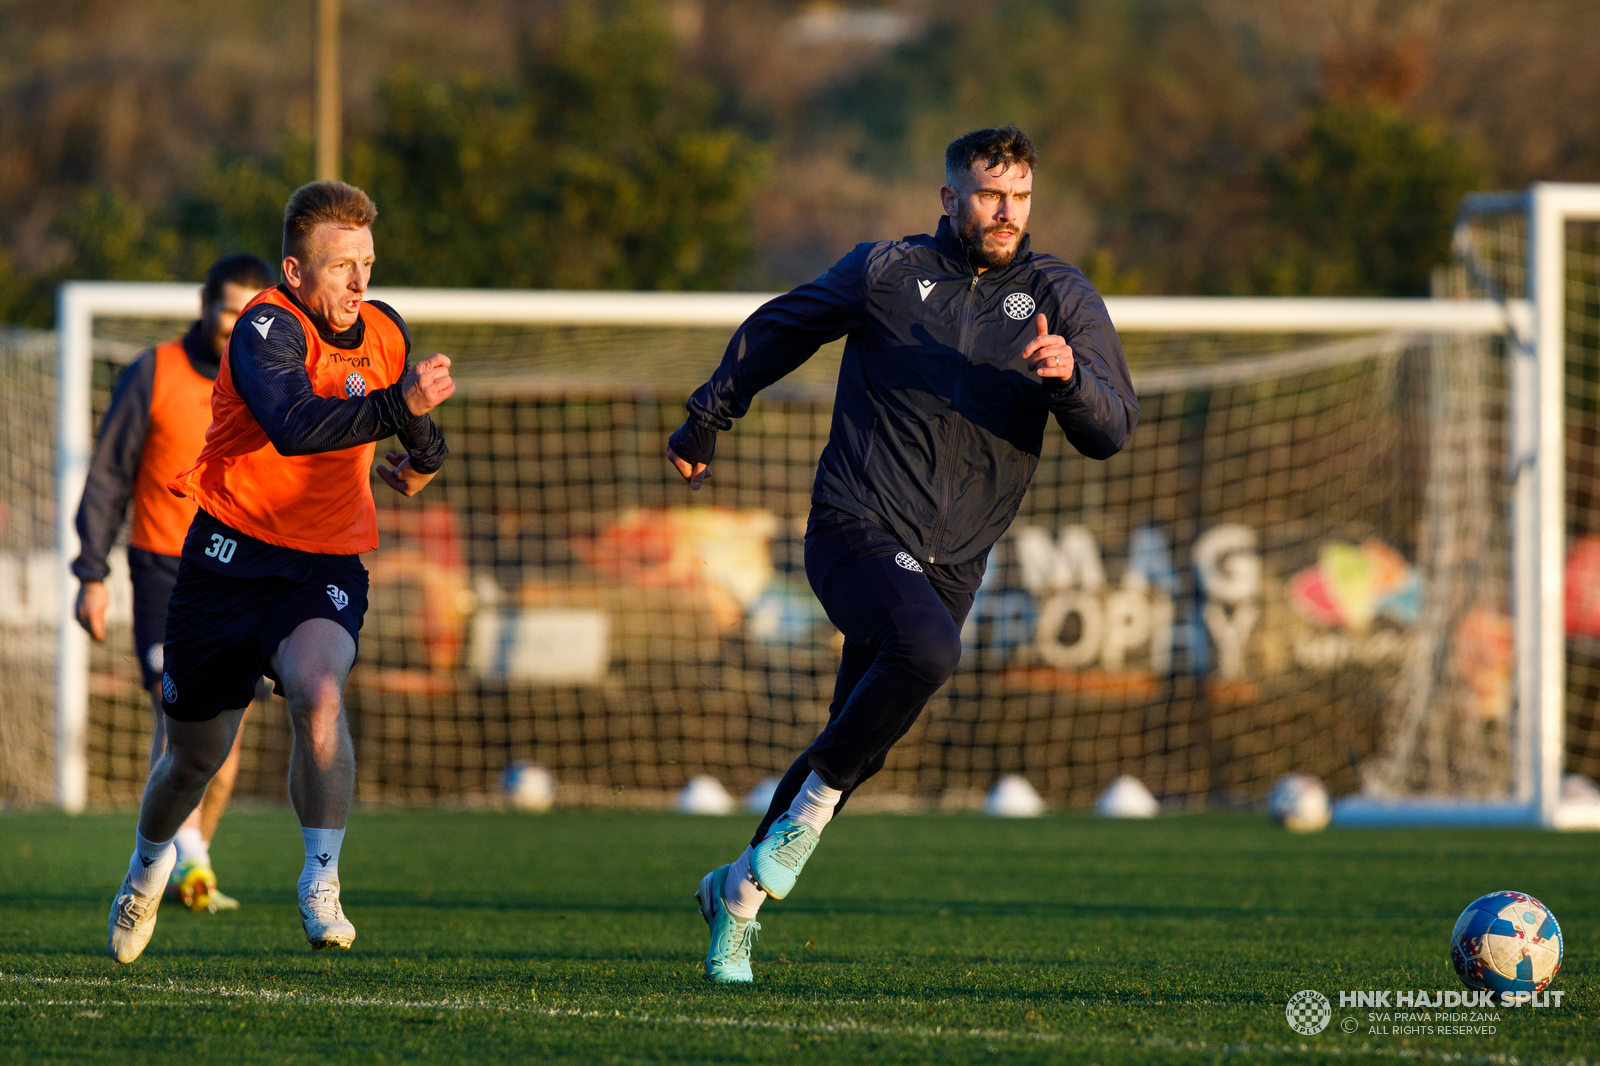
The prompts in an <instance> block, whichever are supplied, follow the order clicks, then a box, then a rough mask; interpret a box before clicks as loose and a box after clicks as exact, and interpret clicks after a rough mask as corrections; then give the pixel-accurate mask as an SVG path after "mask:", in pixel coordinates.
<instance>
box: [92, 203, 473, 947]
mask: <svg viewBox="0 0 1600 1066" xmlns="http://www.w3.org/2000/svg"><path fill="white" fill-rule="evenodd" d="M377 215H378V210H377V208H376V207H374V206H373V203H372V201H371V200H370V199H369V198H368V197H367V194H366V193H364V192H362V191H361V190H360V189H357V188H354V187H353V186H350V185H345V184H342V183H340V182H333V181H319V182H313V183H312V184H310V185H305V186H302V187H301V188H299V189H297V190H296V191H295V193H294V195H293V196H291V197H290V198H289V203H288V205H287V207H285V209H284V217H283V256H284V258H283V284H282V285H279V286H278V287H277V288H274V289H268V290H266V291H265V292H262V293H260V294H259V295H257V296H256V298H255V299H254V300H252V301H250V303H249V304H248V305H247V306H246V307H245V309H244V313H243V314H242V315H241V316H240V319H239V323H238V326H237V328H235V329H234V331H233V337H232V339H231V340H230V342H229V345H228V353H227V356H226V357H225V358H224V359H223V361H222V367H221V370H220V372H219V373H218V374H217V383H216V387H215V389H214V390H213V392H212V397H211V428H210V429H209V430H207V431H206V441H205V447H204V448H203V449H202V451H201V452H200V457H199V459H198V460H197V461H196V462H195V464H194V465H193V466H192V467H190V468H189V469H187V470H185V471H183V472H182V473H180V474H178V475H177V476H176V477H175V478H173V479H172V481H171V482H169V484H168V486H167V487H168V489H169V490H170V491H171V492H172V493H174V494H175V495H178V496H182V497H184V498H187V499H189V500H192V501H194V503H195V504H196V505H198V510H197V511H196V513H195V517H194V522H193V523H192V524H191V525H190V527H189V531H188V535H187V536H186V537H185V539H184V543H183V550H182V556H181V561H180V563H179V568H178V580H177V583H176V584H175V585H174V586H173V590H172V600H171V603H170V604H169V606H168V611H167V630H166V654H165V660H166V661H165V663H164V669H163V670H162V674H161V697H162V704H161V706H162V712H163V713H164V714H165V715H166V719H167V748H166V751H165V753H163V755H162V756H161V759H160V760H159V761H158V762H157V763H156V765H155V768H154V769H153V770H152V771H151V773H150V781H149V783H148V784H147V785H146V786H145V793H144V802H143V803H142V804H141V805H140V808H139V828H138V831H137V833H136V834H135V837H134V852H133V858H132V860H131V861H130V862H129V864H128V875H127V877H126V878H125V879H124V880H123V883H122V888H121V889H120V890H119V891H118V892H117V896H116V898H115V899H114V900H113V901H112V905H111V918H110V922H109V925H108V928H107V946H108V948H109V949H110V952H111V954H112V956H113V957H114V958H116V960H117V961H118V962H125V963H126V962H132V961H133V960H134V959H136V958H138V957H139V955H140V953H141V952H143V951H144V948H145V945H146V944H148V943H149V941H150V935H151V933H153V932H154V930H155V920H156V909H157V907H158V906H159V904H160V902H161V891H160V887H159V886H160V885H161V884H162V883H164V882H165V880H166V878H167V875H168V871H170V870H171V869H172V866H173V864H174V862H175V852H174V848H173V846H172V838H173V836H174V834H175V833H176V832H177V830H178V827H179V826H180V825H181V824H182V822H183V820H184V818H185V817H186V816H187V815H188V813H189V812H190V811H191V810H193V809H194V806H195V804H196V803H198V802H199V800H200V796H201V795H202V793H203V792H204V791H205V788H206V785H207V783H208V782H209V781H210V780H211V778H212V776H213V775H214V774H215V773H216V771H217V768H218V767H219V766H221V765H222V763H223V762H224V760H226V758H227V756H228V752H229V751H230V750H231V748H232V747H233V743H234V738H235V737H236V736H237V734H238V731H239V725H240V722H241V721H242V718H243V714H244V708H246V707H247V706H249V703H250V699H251V696H252V694H253V693H254V691H255V686H256V683H257V681H258V680H259V679H260V678H261V676H262V675H265V676H267V677H269V678H271V679H272V680H273V681H274V682H276V684H277V689H278V691H279V692H280V693H282V694H283V696H284V698H285V700H286V701H287V702H288V705H289V721H290V724H291V726H292V727H293V730H294V748H293V751H292V753H291V754H290V757H289V798H290V800H291V801H292V802H293V804H294V808H295V812H296V813H297V814H298V815H299V816H300V825H301V835H302V837H303V839H304V843H305V866H304V868H303V869H302V872H301V875H300V882H299V897H300V918H301V925H302V926H303V928H304V929H305V934H306V938H307V940H309V941H310V943H311V946H312V947H313V948H342V949H348V948H349V947H350V944H351V942H352V941H353V940H354V939H355V935H356V930H355V926H354V925H352V924H351V923H350V921H349V919H348V918H347V917H346V916H345V913H344V908H343V906H342V904H341V902H340V897H339V848H340V845H341V844H342V843H343V841H344V828H345V820H346V817H347V815H348V814H349V810H350V801H351V798H352V796H353V794H354V791H355V751H354V748H353V747H352V745H351V743H350V730H349V727H348V725H347V724H346V721H345V712H344V685H345V680H346V679H347V678H348V677H349V674H350V668H351V666H352V665H354V663H355V658H356V647H357V640H358V638H359V636H360V633H361V623H362V620H363V618H364V617H365V614H366V609H367V572H366V569H365V568H364V567H362V565H361V559H360V555H361V553H362V552H369V551H371V550H372V549H374V548H376V547H377V546H378V524H377V511H376V508H375V506H374V504H373V500H372V489H371V482H370V475H371V471H372V468H373V467H372V463H373V452H374V446H375V444H376V442H377V441H380V440H383V439H385V438H387V437H391V436H397V437H399V439H400V443H401V445H402V446H403V447H404V448H405V451H404V452H391V453H389V454H388V456H387V457H386V458H387V460H388V462H389V463H390V464H391V465H390V466H379V467H378V468H377V469H378V476H379V477H380V478H382V479H383V481H384V482H385V483H386V484H387V485H388V486H389V487H390V488H392V489H394V490H395V491H397V492H399V493H402V494H403V495H406V496H414V495H416V494H417V493H418V492H421V491H422V489H423V487H424V486H425V485H427V483H428V482H429V481H430V480H432V478H433V475H434V474H435V473H436V472H437V471H438V469H439V467H440V466H441V465H442V464H443V462H444V458H445V455H446V454H447V452H448V449H447V448H446V447H445V442H444V435H443V434H442V433H440V432H439V429H438V427H437V426H435V425H434V424H433V420H432V419H431V418H429V417H428V412H429V411H431V410H432V409H433V408H434V407H436V406H437V405H438V404H440V403H442V402H444V401H445V400H447V399H448V398H449V397H450V396H451V394H453V393H454V392H455V384H454V382H452V381H451V380H450V360H449V359H448V358H446V357H445V356H443V355H435V356H432V357H431V358H428V359H424V360H423V361H422V362H420V363H418V364H416V365H415V366H408V360H409V357H410V354H411V335H410V333H409V332H408V331H407V329H406V325H405V323H404V322H403V321H402V320H401V318H400V316H399V315H398V314H396V313H395V311H394V309H393V308H390V307H388V306H386V305H384V304H381V303H376V302H373V303H368V302H366V301H365V299H364V296H365V294H366V290H367V284H368V282H369V281H370V279H371V277H372V264H373V261H374V255H373V244H372V223H373V221H374V220H375V219H376V218H377Z"/></svg>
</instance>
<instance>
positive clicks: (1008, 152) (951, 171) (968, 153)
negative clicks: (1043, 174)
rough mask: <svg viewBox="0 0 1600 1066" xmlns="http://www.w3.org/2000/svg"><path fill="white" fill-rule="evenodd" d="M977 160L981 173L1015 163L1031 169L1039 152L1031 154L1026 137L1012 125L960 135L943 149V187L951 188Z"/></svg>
mask: <svg viewBox="0 0 1600 1066" xmlns="http://www.w3.org/2000/svg"><path fill="white" fill-rule="evenodd" d="M980 159H981V160H983V168H984V169H985V170H994V169H995V168H996V167H1000V166H1013V165H1016V164H1019V163H1020V164H1021V165H1022V166H1025V167H1027V168H1028V169H1029V170H1032V169H1033V168H1034V165H1035V164H1036V163H1038V162H1039V153H1038V152H1036V151H1034V148H1033V142H1032V141H1031V140H1029V139H1028V135H1027V134H1026V133H1023V132H1022V131H1021V130H1019V129H1017V127H1015V126H998V127H994V128H992V129H986V130H973V131H972V132H971V133H963V134H962V135H961V136H959V137H957V138H956V139H955V140H953V141H951V142H950V146H949V147H948V148H946V149H945V150H944V180H945V184H947V185H950V186H954V185H955V183H956V178H957V177H958V176H960V175H962V174H965V173H966V172H967V171H968V170H969V169H971V167H972V164H973V163H975V162H977V161H978V160H980Z"/></svg>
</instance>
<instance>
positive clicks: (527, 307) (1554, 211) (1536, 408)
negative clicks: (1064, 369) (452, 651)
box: [55, 185, 1600, 828]
mask: <svg viewBox="0 0 1600 1066" xmlns="http://www.w3.org/2000/svg"><path fill="white" fill-rule="evenodd" d="M1508 204H1509V205H1510V206H1512V207H1515V206H1518V205H1520V206H1521V207H1522V208H1523V209H1525V210H1526V211H1527V213H1528V219H1529V222H1528V229H1529V232H1530V234H1532V235H1533V240H1532V241H1531V242H1530V243H1531V244H1532V247H1533V250H1534V251H1533V261H1532V262H1531V263H1530V267H1531V269H1530V270H1529V271H1528V291H1527V300H1526V301H1523V300H1521V299H1513V300H1506V299H1500V300H1495V299H1434V300H1425V299H1317V298H1232V297H1216V298H1210V297H1204V298H1189V297H1183V298H1178V297H1171V298H1169V297H1109V298H1108V299H1107V301H1106V302H1107V305H1108V308H1109V310H1110V313H1111V317H1112V319H1113V321H1114V322H1115V324H1116V326H1117V328H1118V330H1119V331H1120V332H1124V333H1129V334H1134V333H1140V332H1150V333H1157V332H1160V333H1183V332H1190V333H1197V334H1252V333H1253V334H1296V333H1299V334H1311V333H1352V334H1354V333H1378V332H1383V333H1390V332H1393V333H1407V334H1415V335H1434V336H1438V335H1457V336H1461V335H1469V336H1506V337H1507V338H1508V340H1507V350H1508V361H1509V362H1510V364H1511V366H1512V368H1513V372H1512V373H1511V374H1510V381H1509V385H1510V391H1511V397H1510V402H1509V404H1508V408H1509V412H1508V414H1509V419H1508V420H1509V423H1510V432H1509V436H1510V438H1511V443H1512V447H1513V450H1514V454H1515V457H1516V459H1517V461H1516V462H1515V463H1514V464H1513V465H1512V469H1513V471H1514V474H1515V477H1516V483H1515V488H1514V492H1513V497H1512V498H1513V501H1514V502H1513V516H1512V522H1511V528H1512V536H1511V538H1510V542H1511V551H1512V555H1513V561H1512V565H1511V567H1510V568H1509V569H1510V571H1511V573H1512V576H1513V582H1512V583H1513V603H1514V610H1513V612H1512V613H1513V620H1514V632H1515V668H1514V673H1515V684H1516V694H1517V698H1516V700H1515V703H1514V709H1513V720H1512V737H1513V752H1512V778H1513V780H1512V781H1510V782H1508V783H1507V788H1506V792H1507V794H1508V795H1509V796H1510V797H1511V798H1509V799H1506V800H1495V801H1471V800H1465V799H1460V798H1454V797H1438V798H1431V799H1427V800H1417V799H1409V800H1407V799H1395V800H1376V799H1370V798H1364V797H1350V798H1346V799H1344V800H1342V801H1340V803H1339V804H1338V805H1337V807H1336V813H1335V818H1336V821H1337V822H1339V823H1341V824H1346V825H1402V824H1453V825H1471V824H1477V825H1483V824H1522V825H1542V826H1549V827H1557V828H1573V827H1596V828H1600V805H1597V806H1595V807H1586V806H1582V805H1577V804H1563V803H1562V802H1561V800H1560V782H1561V771H1562V764H1561V760H1562V752H1563V734H1562V730H1563V713H1562V712H1563V706H1564V700H1565V690H1564V683H1565V674H1564V665H1565V664H1564V659H1563V647H1564V635H1563V614H1562V610H1563V607H1562V605H1563V578H1564V575H1563V558H1564V549H1565V533H1564V530H1565V527H1564V523H1563V519H1562V513H1563V492H1564V481H1563V468H1562V463H1561V461H1560V457H1561V456H1562V454H1563V448H1564V436H1563V428H1562V424H1563V423H1562V418H1563V407H1562V404H1563V380H1562V374H1563V369H1562V368H1563V357H1562V352H1561V344H1562V340H1561V338H1562V325H1561V316H1562V308H1563V294H1562V287H1561V283H1560V279H1561V278H1562V276H1563V266H1562V259H1561V256H1562V254H1563V252H1562V248H1563V246H1562V240H1561V226H1562V224H1563V222H1564V220H1565V219H1568V218H1600V186H1566V185H1537V186H1534V187H1533V188H1532V189H1530V190H1529V191H1528V192H1527V193H1524V194H1515V200H1514V202H1513V201H1508V200H1507V199H1506V198H1504V197H1502V198H1500V199H1497V200H1485V199H1480V200H1479V201H1478V202H1477V204H1476V207H1477V208H1481V209H1491V208H1492V209H1496V210H1501V211H1504V210H1506V209H1507V207H1508ZM1473 209H1474V204H1473V203H1471V202H1469V204H1468V206H1467V208H1466V210H1469V211H1470V210H1473ZM369 295H370V297H371V298H374V299H380V300H384V301H386V302H388V303H390V304H392V305H393V306H394V307H395V308H396V309H397V310H398V311H399V312H400V313H401V314H402V315H403V316H404V317H405V318H406V320H407V322H408V323H415V324H423V323H463V324H468V323H470V324H496V325H499V324H505V325H510V324H516V325H541V326H596V325H618V326H668V327H718V328H726V329H731V328H732V327H734V326H736V325H737V324H738V323H739V322H741V321H742V320H743V319H744V318H745V317H746V316H747V315H748V314H749V313H750V312H751V311H752V310H754V309H755V308H756V307H757V306H759V305H760V304H761V303H762V302H763V301H765V300H766V299H769V298H770V295H769V294H760V293H612V292H526V291H477V290H472V291H468V290H443V289H400V288H375V289H373V290H372V291H371V292H370V294H369ZM196 306H197V286H195V285H193V284H178V283H119V282H69V283H66V284H64V285H63V286H62V287H61V289H60V291H59V297H58V343H59V350H58V392H57V397H56V403H57V418H56V501H57V507H56V516H55V520H56V539H57V549H58V551H57V560H58V565H59V575H60V576H59V586H58V588H59V597H60V598H59V601H58V602H59V603H60V605H61V617H60V623H59V631H58V657H57V662H56V759H57V775H56V797H57V801H58V803H59V804H60V805H61V806H62V807H63V808H65V809H67V810H69V811H79V810H82V809H84V807H85V806H86V804H87V802H88V797H89V759H88V755H87V750H88V729H89V705H90V686H89V645H88V638H87V636H86V634H85V633H84V632H83V631H82V630H81V628H80V627H79V626H78V625H77V624H76V622H75V620H74V619H73V617H72V611H71V606H70V605H71V604H72V603H73V600H74V597H75V595H76V591H77V582H76V579H75V578H74V577H73V576H72V574H71V571H70V562H71V560H72V559H73V558H75V557H76V555H77V553H78V550H79V544H78V538H77V533H76V529H75V526H74V516H75V513H76V509H77V502H78V500H79V498H80V496H81V494H82V491H83V486H84V482H85V478H86V476H87V471H88V466H89V458H90V455H91V452H92V446H93V431H94V426H93V424H92V421H93V419H92V410H93V408H92V388H91V386H92V371H93V329H94V322H95V320H96V319H97V318H115V317H138V318H162V319H187V318H191V317H193V315H194V312H195V309H196ZM709 369H710V368H709V367H707V370H708V371H709Z"/></svg>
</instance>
